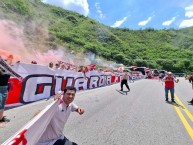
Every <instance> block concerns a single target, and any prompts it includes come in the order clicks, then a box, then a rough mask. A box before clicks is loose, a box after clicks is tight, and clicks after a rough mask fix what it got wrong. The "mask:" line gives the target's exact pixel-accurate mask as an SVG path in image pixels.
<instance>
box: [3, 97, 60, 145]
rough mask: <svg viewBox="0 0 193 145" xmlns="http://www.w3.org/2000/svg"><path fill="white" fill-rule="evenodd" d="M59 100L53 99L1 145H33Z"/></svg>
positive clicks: (46, 124)
mask: <svg viewBox="0 0 193 145" xmlns="http://www.w3.org/2000/svg"><path fill="white" fill-rule="evenodd" d="M58 105H59V101H58V100H57V101H54V102H53V103H51V104H50V105H48V106H47V107H46V108H45V109H44V110H42V111H41V112H40V113H39V114H38V115H36V116H35V117H34V118H33V119H32V120H31V121H30V122H28V123H27V124H26V125H25V126H24V127H23V128H21V129H20V130H19V131H18V132H17V133H15V134H14V135H13V136H12V137H10V138H9V139H8V140H7V141H5V142H4V143H3V144H2V145H35V144H37V142H38V141H39V139H40V137H41V135H42V134H43V133H44V131H45V129H46V127H47V126H48V124H49V123H50V120H51V119H52V117H53V115H54V113H55V112H56V110H57V107H58Z"/></svg>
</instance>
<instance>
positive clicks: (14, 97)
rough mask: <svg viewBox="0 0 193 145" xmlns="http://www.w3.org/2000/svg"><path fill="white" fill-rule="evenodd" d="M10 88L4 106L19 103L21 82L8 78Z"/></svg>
mask: <svg viewBox="0 0 193 145" xmlns="http://www.w3.org/2000/svg"><path fill="white" fill-rule="evenodd" d="M9 82H10V83H11V88H10V90H9V93H8V97H7V100H6V104H15V103H20V100H19V96H20V92H21V88H22V82H21V81H19V80H18V79H17V78H10V79H9Z"/></svg>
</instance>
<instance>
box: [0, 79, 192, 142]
mask: <svg viewBox="0 0 193 145" xmlns="http://www.w3.org/2000/svg"><path fill="white" fill-rule="evenodd" d="M129 86H130V88H131V91H130V92H128V93H127V95H126V93H122V92H118V91H116V89H117V90H119V89H120V84H115V85H111V86H107V87H101V88H98V89H93V90H88V91H82V92H78V93H77V95H76V98H75V103H76V104H77V105H79V106H81V107H83V108H84V109H85V111H86V112H85V114H83V115H82V116H80V115H78V114H77V113H72V114H71V116H70V118H69V120H68V122H67V124H66V126H65V129H64V134H65V136H66V137H67V138H69V139H70V140H72V141H74V142H76V143H78V144H79V145H125V144H126V145H170V144H172V145H193V134H191V133H193V120H191V118H192V114H193V106H192V105H189V104H188V103H187V101H190V100H191V99H192V97H193V90H192V86H191V84H190V83H189V82H188V81H185V80H184V78H181V79H180V82H179V83H178V84H176V87H175V94H176V95H177V97H176V98H179V100H180V102H181V103H182V104H181V103H179V100H177V99H176V102H177V104H172V103H171V102H168V103H167V102H165V98H164V86H163V85H162V83H161V82H159V81H158V80H140V81H136V82H134V83H129ZM124 87H125V86H124ZM124 89H125V90H126V88H124ZM51 101H53V100H52V99H50V100H41V101H38V102H35V103H31V104H27V105H24V106H20V107H17V108H12V109H8V110H6V111H5V115H6V116H7V117H8V118H9V119H11V122H9V123H7V124H6V125H5V126H4V127H1V128H0V144H2V142H4V141H5V140H6V139H8V138H9V137H10V136H11V135H13V134H14V133H15V132H16V131H18V130H19V129H20V128H21V127H22V126H24V125H25V124H26V123H27V122H28V121H29V120H30V119H32V118H33V116H34V114H35V113H36V112H37V111H38V110H41V109H43V108H45V106H46V105H48V104H50V103H51ZM179 112H181V116H180V115H179V114H180V113H179ZM187 112H189V117H188V115H187ZM182 116H184V119H182V118H183V117H182ZM187 124H188V125H189V128H188V127H187Z"/></svg>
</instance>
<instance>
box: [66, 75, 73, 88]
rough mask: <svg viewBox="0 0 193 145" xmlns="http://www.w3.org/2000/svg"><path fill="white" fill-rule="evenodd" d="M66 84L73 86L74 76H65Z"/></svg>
mask: <svg viewBox="0 0 193 145" xmlns="http://www.w3.org/2000/svg"><path fill="white" fill-rule="evenodd" d="M66 86H74V77H67V78H66Z"/></svg>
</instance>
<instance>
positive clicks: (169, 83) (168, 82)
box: [163, 72, 179, 103]
mask: <svg viewBox="0 0 193 145" xmlns="http://www.w3.org/2000/svg"><path fill="white" fill-rule="evenodd" d="M163 82H165V98H166V101H168V92H169V91H170V94H171V101H172V102H173V103H175V101H174V82H175V83H178V82H179V79H176V78H175V77H174V76H172V73H171V72H168V73H167V76H166V77H165V78H164V79H163Z"/></svg>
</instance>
